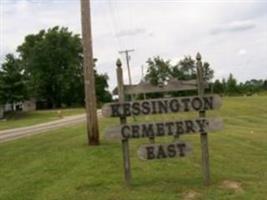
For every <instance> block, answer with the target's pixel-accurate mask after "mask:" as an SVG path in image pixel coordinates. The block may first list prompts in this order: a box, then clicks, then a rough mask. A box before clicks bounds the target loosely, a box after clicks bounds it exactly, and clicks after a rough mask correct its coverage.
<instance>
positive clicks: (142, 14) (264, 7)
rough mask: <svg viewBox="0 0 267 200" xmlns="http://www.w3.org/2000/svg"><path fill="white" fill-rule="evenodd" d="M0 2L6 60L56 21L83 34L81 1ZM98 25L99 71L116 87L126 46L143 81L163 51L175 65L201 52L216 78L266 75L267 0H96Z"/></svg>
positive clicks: (96, 54)
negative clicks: (147, 67) (151, 62)
mask: <svg viewBox="0 0 267 200" xmlns="http://www.w3.org/2000/svg"><path fill="white" fill-rule="evenodd" d="M0 2H1V3H0V4H1V8H0V10H1V21H0V24H1V37H0V41H1V43H0V47H1V52H0V56H1V58H0V59H1V62H2V61H3V58H4V55H5V54H7V53H14V52H15V51H16V47H17V46H18V45H20V44H21V43H22V42H23V40H24V37H25V36H26V35H27V34H31V33H37V32H38V31H39V30H41V29H47V28H49V27H53V26H56V25H60V26H66V27H69V30H71V31H73V32H74V33H80V32H81V25H80V24H81V22H80V1H79V0H1V1H0ZM214 2H215V3H214ZM233 2H234V3H233ZM92 28H93V48H94V57H96V58H98V64H97V70H98V71H99V72H101V73H108V75H109V76H110V85H111V88H110V89H112V88H113V87H114V85H115V83H116V77H115V61H116V59H117V58H118V57H121V58H122V59H123V64H124V67H125V59H124V57H123V56H122V55H119V54H118V51H119V50H124V49H135V52H133V53H131V63H130V64H131V69H132V76H133V80H134V82H139V81H140V78H141V66H142V65H145V62H146V60H147V58H148V57H153V56H157V55H160V56H161V57H163V58H165V59H171V60H173V62H174V63H175V62H177V61H178V60H179V59H180V58H182V57H183V56H184V55H191V56H193V57H195V55H196V53H197V52H198V51H199V52H200V53H201V54H202V57H203V60H205V61H207V62H209V63H210V64H211V67H212V68H213V69H214V70H215V78H223V77H225V78H226V77H227V76H228V75H229V73H230V72H232V73H233V74H234V76H235V77H236V78H237V79H238V80H239V81H245V80H248V79H252V78H261V79H266V78H267V0H266V1H265V0H261V1H260V0H258V1H226V0H225V1H175V0H93V1H92ZM125 70H126V69H125ZM126 75H127V73H126V71H125V81H126V82H128V78H127V77H126Z"/></svg>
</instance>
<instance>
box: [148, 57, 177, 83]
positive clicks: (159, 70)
mask: <svg viewBox="0 0 267 200" xmlns="http://www.w3.org/2000/svg"><path fill="white" fill-rule="evenodd" d="M146 63H147V65H148V68H147V73H146V75H145V80H147V81H149V82H150V83H151V84H153V85H159V84H164V83H165V82H166V81H167V80H169V78H170V77H171V68H172V67H171V64H170V60H164V59H163V58H160V57H159V56H157V57H154V58H153V59H151V58H149V59H148V60H147V62H146Z"/></svg>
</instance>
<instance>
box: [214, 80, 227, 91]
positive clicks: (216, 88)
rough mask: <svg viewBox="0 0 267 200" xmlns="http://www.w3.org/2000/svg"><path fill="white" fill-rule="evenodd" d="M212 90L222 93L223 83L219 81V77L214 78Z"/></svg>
mask: <svg viewBox="0 0 267 200" xmlns="http://www.w3.org/2000/svg"><path fill="white" fill-rule="evenodd" d="M213 92H214V93H216V94H223V93H224V86H223V83H221V82H220V80H219V79H216V80H215V82H214V84H213Z"/></svg>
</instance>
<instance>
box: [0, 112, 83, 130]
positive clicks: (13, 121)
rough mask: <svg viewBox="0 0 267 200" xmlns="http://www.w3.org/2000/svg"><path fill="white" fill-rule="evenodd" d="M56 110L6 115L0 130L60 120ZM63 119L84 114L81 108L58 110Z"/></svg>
mask: <svg viewBox="0 0 267 200" xmlns="http://www.w3.org/2000/svg"><path fill="white" fill-rule="evenodd" d="M58 111H59V110H58V109H57V110H42V111H34V112H12V113H7V114H6V116H5V119H4V120H0V130H4V129H10V128H19V127H24V126H30V125H34V124H40V123H44V122H49V121H53V120H57V119H60V115H59V114H58ZM60 111H61V114H62V116H63V117H66V116H70V115H75V114H80V113H84V109H83V108H72V109H60Z"/></svg>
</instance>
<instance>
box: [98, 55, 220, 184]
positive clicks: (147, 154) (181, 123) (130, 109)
mask: <svg viewBox="0 0 267 200" xmlns="http://www.w3.org/2000/svg"><path fill="white" fill-rule="evenodd" d="M202 70H203V69H202V62H201V56H200V54H197V80H189V81H179V80H175V79H171V80H169V82H168V83H167V84H166V85H161V86H153V85H150V84H148V83H140V84H138V85H124V84H123V74H122V68H121V63H120V62H117V79H118V86H117V88H116V89H115V91H114V92H113V93H114V94H118V95H119V101H118V102H116V103H108V104H105V105H104V106H103V108H102V114H103V116H105V117H118V118H120V123H121V124H120V126H117V127H112V128H109V129H108V130H107V131H106V139H110V140H112V139H116V140H121V142H122V150H123V151H122V152H123V164H124V175H125V181H126V184H128V185H129V184H130V181H131V165H130V156H129V142H128V141H129V139H138V138H150V139H151V138H156V137H163V136H171V137H173V138H175V142H172V143H169V144H145V145H142V146H141V147H140V148H139V150H138V155H139V157H140V159H143V160H154V159H166V158H174V157H184V156H186V155H187V154H188V153H190V152H191V150H192V147H191V145H190V144H189V143H187V142H183V141H180V140H179V138H180V136H181V135H184V134H196V133H199V134H200V141H201V152H202V169H203V175H204V183H205V185H208V184H209V181H210V172H209V152H208V135H207V133H208V132H211V131H218V130H222V129H223V121H222V119H220V118H206V114H205V112H206V111H207V110H214V109H218V108H219V107H220V106H221V105H222V101H221V98H220V97H219V96H218V95H204V89H205V88H206V87H207V83H206V82H204V80H203V75H202V74H203V72H202ZM183 90H198V96H189V97H188V96H187V97H175V98H163V99H149V100H141V101H135V100H133V101H130V102H127V101H125V99H124V97H125V94H131V95H132V94H139V93H152V92H169V91H183ZM178 112H198V113H199V117H198V118H195V119H187V120H172V121H160V122H148V123H134V124H127V117H129V116H139V115H153V114H167V113H178Z"/></svg>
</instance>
